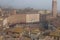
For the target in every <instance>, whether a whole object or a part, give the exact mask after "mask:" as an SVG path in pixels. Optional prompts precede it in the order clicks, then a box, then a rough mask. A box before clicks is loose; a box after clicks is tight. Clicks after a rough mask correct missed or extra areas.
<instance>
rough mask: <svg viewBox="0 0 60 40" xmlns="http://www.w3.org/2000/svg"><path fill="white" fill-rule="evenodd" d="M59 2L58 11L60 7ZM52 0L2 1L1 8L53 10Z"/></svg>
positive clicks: (0, 0) (0, 1)
mask: <svg viewBox="0 0 60 40" xmlns="http://www.w3.org/2000/svg"><path fill="white" fill-rule="evenodd" d="M59 1H60V0H58V10H59V7H60V5H59V4H60V2H59ZM51 5H52V0H0V6H2V7H5V8H7V7H8V8H9V7H12V8H27V7H31V8H36V9H51V8H52V7H51Z"/></svg>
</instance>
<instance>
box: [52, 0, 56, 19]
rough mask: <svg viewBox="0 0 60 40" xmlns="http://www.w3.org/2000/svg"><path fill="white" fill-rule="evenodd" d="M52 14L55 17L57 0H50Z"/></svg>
mask: <svg viewBox="0 0 60 40" xmlns="http://www.w3.org/2000/svg"><path fill="white" fill-rule="evenodd" d="M52 14H53V17H54V18H56V17H57V0H52Z"/></svg>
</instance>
